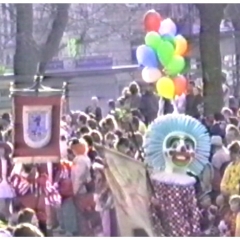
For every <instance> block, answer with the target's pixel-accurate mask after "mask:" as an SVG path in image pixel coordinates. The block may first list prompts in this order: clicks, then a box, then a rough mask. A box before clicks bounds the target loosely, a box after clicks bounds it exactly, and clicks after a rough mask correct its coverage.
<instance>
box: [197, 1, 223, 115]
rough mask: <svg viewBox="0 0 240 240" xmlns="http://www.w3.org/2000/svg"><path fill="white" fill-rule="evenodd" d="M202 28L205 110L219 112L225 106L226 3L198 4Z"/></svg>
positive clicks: (207, 113) (200, 40)
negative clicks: (223, 33)
mask: <svg viewBox="0 0 240 240" xmlns="http://www.w3.org/2000/svg"><path fill="white" fill-rule="evenodd" d="M196 6H197V8H198V9H199V15H200V21H201V28H200V35H199V47H200V53H201V65H202V78H203V84H204V112H205V114H206V115H209V114H213V113H216V112H219V111H220V110H221V108H222V107H223V89H222V81H221V79H222V77H221V76H222V75H221V74H222V64H221V52H220V29H219V28H220V23H221V20H222V19H223V11H224V8H225V7H226V4H196Z"/></svg>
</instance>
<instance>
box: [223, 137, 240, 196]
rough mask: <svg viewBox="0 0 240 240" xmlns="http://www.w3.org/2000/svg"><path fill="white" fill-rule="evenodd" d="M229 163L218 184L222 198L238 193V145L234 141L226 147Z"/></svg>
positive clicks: (239, 181) (239, 158)
mask: <svg viewBox="0 0 240 240" xmlns="http://www.w3.org/2000/svg"><path fill="white" fill-rule="evenodd" d="M228 149H229V151H230V158H231V163H230V164H229V165H228V166H227V167H226V169H225V171H224V174H223V178H222V181H221V184H220V189H221V193H222V194H223V195H224V196H231V195H234V194H239V192H240V174H239V173H240V155H239V153H240V143H239V141H234V142H232V144H230V145H229V147H228Z"/></svg>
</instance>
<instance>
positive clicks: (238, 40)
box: [232, 18, 240, 100]
mask: <svg viewBox="0 0 240 240" xmlns="http://www.w3.org/2000/svg"><path fill="white" fill-rule="evenodd" d="M239 20H240V18H239V19H232V24H233V27H234V30H235V31H234V35H235V39H234V40H235V51H236V75H235V76H236V82H235V83H234V96H235V97H236V98H237V99H238V100H239V99H240V72H239V71H240V35H239V33H240V22H239Z"/></svg>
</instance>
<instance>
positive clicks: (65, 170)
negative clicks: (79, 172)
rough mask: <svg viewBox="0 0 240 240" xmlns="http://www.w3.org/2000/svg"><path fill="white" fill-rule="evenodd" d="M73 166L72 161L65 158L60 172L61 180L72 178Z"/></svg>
mask: <svg viewBox="0 0 240 240" xmlns="http://www.w3.org/2000/svg"><path fill="white" fill-rule="evenodd" d="M71 167H72V162H70V161H68V160H64V161H62V162H61V172H60V176H59V180H62V179H68V178H70V176H71Z"/></svg>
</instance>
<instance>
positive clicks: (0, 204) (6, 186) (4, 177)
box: [0, 142, 15, 218]
mask: <svg viewBox="0 0 240 240" xmlns="http://www.w3.org/2000/svg"><path fill="white" fill-rule="evenodd" d="M0 149H1V154H0V155H1V156H0V159H1V160H0V167H1V182H0V211H1V213H2V214H3V215H4V217H6V218H8V216H9V206H10V203H11V201H12V199H13V198H14V197H15V192H14V189H13V187H12V186H11V184H10V183H9V181H8V176H9V172H10V170H11V163H10V155H11V154H12V146H11V145H10V143H5V142H0Z"/></svg>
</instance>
